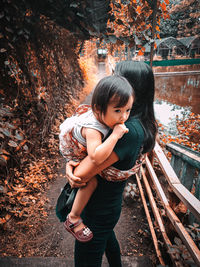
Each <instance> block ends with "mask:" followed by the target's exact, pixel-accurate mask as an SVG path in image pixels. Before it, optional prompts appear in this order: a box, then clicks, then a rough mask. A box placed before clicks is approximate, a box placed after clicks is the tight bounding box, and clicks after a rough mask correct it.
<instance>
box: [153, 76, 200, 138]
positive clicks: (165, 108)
mask: <svg viewBox="0 0 200 267" xmlns="http://www.w3.org/2000/svg"><path fill="white" fill-rule="evenodd" d="M155 88H156V93H155V103H154V110H155V115H156V119H157V120H158V121H159V122H160V123H162V124H163V125H164V126H166V128H168V133H169V134H172V135H176V118H177V116H178V118H179V119H182V118H184V117H186V116H187V115H188V114H189V113H190V112H193V113H195V114H200V71H185V72H184V71H182V72H170V73H169V72H167V73H164V72H163V73H155Z"/></svg>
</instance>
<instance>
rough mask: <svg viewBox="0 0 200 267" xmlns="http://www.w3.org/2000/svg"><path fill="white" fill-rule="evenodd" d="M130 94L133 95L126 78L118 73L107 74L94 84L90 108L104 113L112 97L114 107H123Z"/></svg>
mask: <svg viewBox="0 0 200 267" xmlns="http://www.w3.org/2000/svg"><path fill="white" fill-rule="evenodd" d="M130 96H133V97H134V91H133V88H132V86H131V85H130V84H129V82H128V81H127V79H125V78H124V77H122V76H119V75H112V76H107V77H105V78H103V79H101V80H100V81H99V82H98V84H97V85H96V87H95V89H94V92H93V95H92V103H91V106H92V110H93V111H94V112H95V111H96V110H98V111H99V112H100V113H102V114H104V115H105V113H106V110H107V106H108V104H109V102H110V100H111V98H113V99H112V100H113V101H116V107H123V106H125V105H126V104H127V102H128V100H129V98H130Z"/></svg>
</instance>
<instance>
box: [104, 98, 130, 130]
mask: <svg viewBox="0 0 200 267" xmlns="http://www.w3.org/2000/svg"><path fill="white" fill-rule="evenodd" d="M133 100H134V98H133V96H130V97H129V100H128V102H127V104H126V105H125V106H123V107H117V106H116V105H117V103H116V101H115V102H114V101H112V99H111V101H110V103H109V104H108V107H107V110H106V113H105V115H104V114H101V121H102V122H103V123H104V124H105V125H107V126H108V127H109V128H111V129H113V128H114V126H115V125H116V124H121V123H124V122H125V121H127V119H128V118H129V115H130V111H131V108H132V105H133Z"/></svg>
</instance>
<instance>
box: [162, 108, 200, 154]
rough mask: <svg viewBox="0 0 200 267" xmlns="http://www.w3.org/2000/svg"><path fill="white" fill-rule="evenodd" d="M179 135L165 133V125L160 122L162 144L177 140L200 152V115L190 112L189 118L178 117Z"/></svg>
mask: <svg viewBox="0 0 200 267" xmlns="http://www.w3.org/2000/svg"><path fill="white" fill-rule="evenodd" d="M176 124H177V129H178V136H171V135H168V136H166V135H165V134H164V131H163V130H164V127H163V125H162V124H160V123H159V129H160V130H161V131H160V134H159V135H160V141H161V145H163V146H164V145H165V144H167V143H170V142H176V143H178V144H181V145H184V146H187V147H189V148H191V149H193V150H195V151H197V152H200V145H199V144H200V132H199V125H200V115H199V114H194V113H190V115H189V116H188V118H186V119H183V120H178V119H177V122H176Z"/></svg>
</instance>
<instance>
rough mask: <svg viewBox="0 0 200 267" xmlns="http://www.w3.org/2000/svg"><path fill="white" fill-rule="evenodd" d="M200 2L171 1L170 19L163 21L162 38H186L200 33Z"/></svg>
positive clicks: (191, 0) (195, 0) (196, 0)
mask: <svg viewBox="0 0 200 267" xmlns="http://www.w3.org/2000/svg"><path fill="white" fill-rule="evenodd" d="M199 10H200V2H199V1H198V0H189V1H184V0H182V1H177V0H176V1H174V0H173V1H170V5H169V14H170V18H169V19H167V20H163V19H162V20H161V26H160V30H161V33H160V37H161V38H165V37H169V36H172V37H174V38H176V37H186V36H193V35H198V34H199V33H200V24H199V17H200V12H199Z"/></svg>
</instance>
